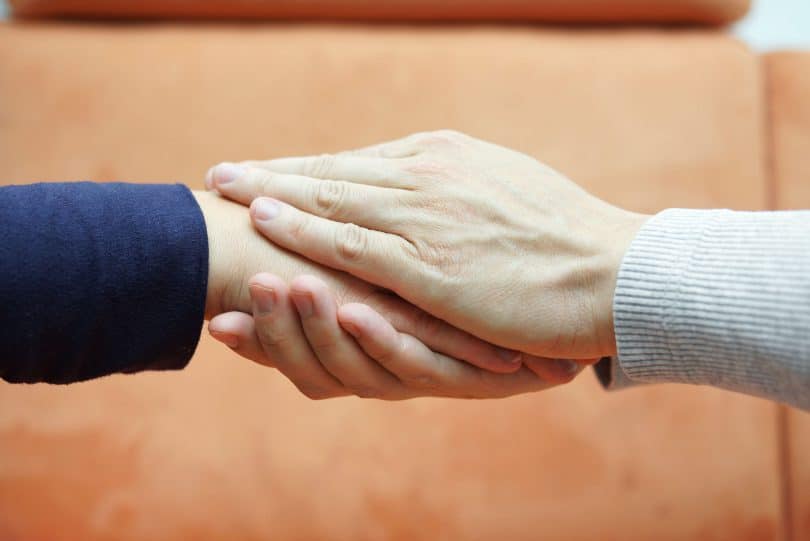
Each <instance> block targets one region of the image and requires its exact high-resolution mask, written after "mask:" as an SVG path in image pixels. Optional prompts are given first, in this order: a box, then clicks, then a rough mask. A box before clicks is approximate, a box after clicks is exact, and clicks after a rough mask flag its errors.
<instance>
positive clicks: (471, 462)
mask: <svg viewBox="0 0 810 541" xmlns="http://www.w3.org/2000/svg"><path fill="white" fill-rule="evenodd" d="M102 44H103V46H102ZM760 82H761V81H760V79H759V68H758V63H757V59H756V58H755V57H753V56H752V55H751V54H750V53H749V52H747V51H746V50H745V49H744V48H743V47H742V46H740V45H739V44H737V43H735V42H733V41H731V40H729V39H727V38H724V37H722V36H719V35H715V34H711V33H705V34H704V33H700V32H685V31H684V32H679V31H666V32H661V33H657V32H652V31H649V32H620V31H616V32H596V31H594V32H574V33H571V32H550V31H542V30H533V29H527V28H519V27H513V28H508V29H495V28H488V27H483V28H473V29H463V28H459V27H452V28H438V27H434V28H422V29H419V30H413V29H404V28H399V27H385V28H382V29H380V28H378V29H370V28H365V27H344V28H340V29H338V28H333V27H329V26H317V27H309V26H277V25H269V26H251V27H247V28H245V27H238V28H237V27H232V28H229V27H217V28H209V27H205V26H193V27H174V26H168V27H167V26H157V27H151V26H116V27H109V28H106V27H95V26H88V27H83V26H73V25H71V26H54V25H47V26H35V25H8V26H5V27H0V119H1V120H0V178H2V179H4V180H5V181H6V182H12V181H19V182H29V181H34V180H58V179H66V178H70V179H94V180H111V179H124V180H132V181H163V180H180V181H184V182H189V183H191V184H193V185H195V186H200V183H201V178H202V175H203V173H204V171H205V168H206V166H207V165H208V164H210V163H212V162H215V161H218V160H221V159H241V158H248V157H257V156H259V157H261V156H276V155H284V154H297V153H311V152H322V151H332V150H339V149H341V148H347V147H352V146H355V145H360V144H367V143H371V142H374V141H377V140H380V139H385V138H391V137H396V136H399V135H404V134H406V133H409V132H412V131H417V130H425V129H433V128H440V127H451V128H455V129H460V130H463V131H467V132H470V133H472V134H475V135H478V136H481V137H485V138H488V139H492V140H495V141H498V142H500V143H502V144H505V145H508V146H511V147H516V148H519V149H522V150H524V151H526V152H529V153H531V154H532V155H535V156H537V157H539V158H542V159H543V160H545V161H547V162H549V163H551V164H552V165H554V166H556V167H558V168H560V169H562V170H563V171H566V172H567V173H569V174H570V175H571V176H572V177H573V178H574V179H576V180H577V181H578V182H580V183H582V184H583V185H584V186H585V187H587V188H589V189H591V190H593V191H595V192H596V193H598V194H599V195H601V196H602V197H605V198H607V199H608V200H610V201H612V202H615V203H617V204H622V205H625V206H628V207H631V208H633V209H636V210H644V211H648V212H652V211H655V210H657V209H660V208H663V207H666V206H695V207H713V206H730V207H735V208H752V209H756V208H763V207H764V205H765V203H766V183H765V175H764V171H765V160H764V155H763V150H764V146H763V144H762V143H763V141H764V140H765V138H764V135H765V133H764V131H763V126H762V120H763V118H764V116H765V115H764V113H765V111H764V109H763V103H764V100H763V99H762V96H761V94H760V92H761V87H762V85H761V84H760ZM268 270H272V269H268ZM775 421H776V408H775V406H773V405H772V404H769V403H766V402H763V401H759V400H756V399H752V398H748V397H743V396H739V395H733V394H729V393H724V392H721V391H717V390H712V389H705V388H690V387H680V386H662V387H649V388H639V389H633V390H629V391H623V392H619V393H615V394H608V393H605V392H603V391H602V390H601V388H600V387H599V386H598V384H597V383H596V381H595V379H594V378H593V376H592V375H591V374H585V375H584V376H583V377H582V378H581V380H579V381H578V382H576V383H575V384H573V385H571V386H569V387H566V388H562V389H558V390H554V391H551V392H548V393H546V394H537V395H532V396H525V397H517V398H513V399H509V400H505V401H499V402H453V401H446V400H418V401H411V402H405V403H395V404H388V403H378V402H363V401H360V400H355V399H344V400H337V401H329V402H310V401H308V400H306V399H305V398H302V397H300V396H299V395H298V394H297V393H296V392H295V391H294V389H293V388H292V386H291V385H289V384H288V383H287V382H285V381H284V380H282V379H281V378H280V377H279V376H278V374H276V373H274V372H272V371H271V370H268V369H261V368H259V367H256V366H253V365H251V364H249V363H247V362H245V361H241V360H240V359H237V358H235V357H233V356H231V355H230V354H229V353H228V352H227V351H226V350H225V349H224V348H222V347H221V346H220V345H219V344H215V343H213V342H211V341H209V340H207V339H204V340H203V343H202V345H201V347H200V350H199V352H198V354H197V355H196V357H195V359H194V360H193V361H192V363H191V366H190V367H189V368H188V369H187V370H186V371H184V372H181V373H174V374H145V375H138V376H126V377H124V376H121V377H111V378H107V379H105V380H103V381H98V382H91V383H87V384H82V385H78V386H74V387H60V388H57V387H46V386H34V387H12V386H9V385H0V538H2V539H25V540H28V539H55V540H106V539H116V540H128V539H145V538H146V539H167V540H174V539H178V540H179V539H192V538H193V539H200V540H205V539H222V538H229V539H246V540H250V539H267V538H273V539H324V538H329V539H346V540H349V539H351V540H356V539H386V540H388V539H390V540H400V539H401V540H419V539H424V540H434V539H504V540H523V539H525V540H529V539H538V538H552V539H562V540H586V539H597V538H598V539H623V540H631V541H632V540H646V539H661V540H668V539H672V540H675V539H705V540H721V539H722V540H725V539H728V540H739V539H751V540H769V539H774V540H775V539H779V538H780V535H781V530H782V523H781V518H782V509H781V494H782V491H781V482H780V477H779V471H780V470H779V466H780V464H779V460H778V458H779V452H778V446H777V441H778V439H777V435H778V434H777V427H776V422H775Z"/></svg>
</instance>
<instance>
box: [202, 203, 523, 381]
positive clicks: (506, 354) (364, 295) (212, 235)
mask: <svg viewBox="0 0 810 541" xmlns="http://www.w3.org/2000/svg"><path fill="white" fill-rule="evenodd" d="M194 195H195V197H196V198H197V202H198V203H199V205H200V208H201V209H202V212H203V216H204V218H205V222H206V228H207V230H208V245H209V278H208V293H207V297H206V307H205V313H206V319H210V318H211V317H214V316H215V315H217V314H222V313H223V312H229V311H234V310H236V311H241V312H250V311H251V299H250V294H249V292H248V287H247V285H248V279H249V278H250V277H251V276H253V275H254V274H256V273H258V272H260V271H264V270H267V269H272V270H273V271H274V272H275V273H276V274H277V275H279V276H281V277H282V278H284V279H286V280H290V279H292V278H293V277H294V276H297V275H299V274H313V275H316V276H318V277H320V278H321V279H322V280H323V281H324V282H325V283H326V284H328V287H329V288H331V289H332V290H333V291H335V292H336V299H337V302H338V303H339V304H343V303H347V302H362V303H366V304H368V305H369V306H372V307H373V308H374V309H375V310H377V311H379V313H380V314H382V316H383V317H385V319H387V320H388V321H390V322H391V323H392V324H393V326H394V327H395V328H396V329H397V330H399V331H401V332H405V333H408V334H410V335H413V336H416V337H418V338H419V339H420V340H422V341H423V342H424V343H425V344H426V345H427V346H428V347H430V348H432V349H433V350H435V351H436V352H440V353H443V354H444V355H447V356H449V357H454V358H456V359H460V360H463V361H467V362H469V363H471V364H473V365H475V366H479V367H482V368H484V369H487V370H491V371H494V372H505V373H509V372H514V371H516V370H518V369H519V368H520V354H519V353H517V352H515V351H509V350H504V349H503V348H496V347H494V346H492V345H490V344H487V343H486V342H483V341H481V340H479V339H477V338H475V337H473V336H471V335H470V334H469V333H466V332H463V331H460V330H458V329H456V328H454V327H452V326H450V325H448V324H447V323H445V322H443V321H441V320H439V319H436V318H435V317H432V316H430V315H428V314H426V313H425V312H423V311H422V310H419V309H417V308H415V307H413V306H411V305H410V304H408V303H406V302H404V301H402V299H399V298H397V297H396V296H395V295H392V294H391V293H390V292H389V291H386V290H384V289H382V288H380V287H377V286H373V285H371V284H367V283H365V282H362V281H361V280H358V279H357V278H354V277H352V276H350V275H348V274H345V273H342V272H337V271H334V270H331V269H327V268H324V267H321V266H319V265H316V264H314V263H312V262H311V261H308V260H306V259H303V258H302V257H300V256H298V255H295V254H292V253H290V252H287V251H285V250H283V249H281V248H279V247H278V246H275V245H273V244H271V243H269V242H267V239H265V238H264V237H262V236H261V235H259V234H258V233H257V232H256V230H255V229H254V228H253V226H252V225H251V223H250V219H249V217H248V213H247V212H245V208H244V207H243V206H241V205H237V204H235V203H232V202H230V201H227V200H225V199H223V198H221V197H219V196H217V195H216V194H212V193H206V192H195V193H194ZM229 317H233V316H229ZM237 321H238V320H237ZM219 338H220V339H221V340H223V341H225V342H226V343H228V342H233V339H234V337H233V336H230V335H228V334H227V333H225V332H223V333H222V334H220V336H219ZM237 351H240V350H239V349H237ZM251 358H253V360H257V361H259V362H263V363H265V364H268V363H269V362H270V361H269V360H268V359H264V358H259V357H256V356H253V357H251Z"/></svg>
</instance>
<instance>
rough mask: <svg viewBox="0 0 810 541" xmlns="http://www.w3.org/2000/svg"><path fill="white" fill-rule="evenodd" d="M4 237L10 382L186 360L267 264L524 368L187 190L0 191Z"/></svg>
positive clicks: (434, 336)
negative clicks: (212, 321) (210, 323)
mask: <svg viewBox="0 0 810 541" xmlns="http://www.w3.org/2000/svg"><path fill="white" fill-rule="evenodd" d="M0 239H2V240H0V306H2V311H0V377H1V378H2V379H5V380H6V381H9V382H27V383H35V382H50V383H70V382H75V381H82V380H86V379H91V378H95V377H99V376H103V375H106V374H112V373H117V372H122V373H130V372H137V371H141V370H150V369H153V370H162V369H179V368H182V367H184V366H185V365H186V364H187V363H188V361H189V359H190V358H191V355H192V354H193V352H194V349H195V347H196V344H197V340H198V338H199V333H200V329H201V327H202V322H203V315H204V314H206V315H207V316H208V317H212V316H214V315H216V314H218V313H220V312H224V311H228V310H241V311H245V312H249V311H250V309H251V299H250V296H249V293H248V290H247V280H248V278H249V277H250V276H251V275H253V274H255V273H257V272H259V271H263V270H268V269H272V270H273V271H274V272H277V273H278V274H279V275H280V276H283V277H285V278H292V277H293V276H295V275H296V274H298V273H301V272H309V273H311V274H316V275H318V276H319V277H320V278H321V279H323V280H324V281H325V282H326V283H328V284H329V287H330V288H332V289H333V290H336V291H338V292H339V295H338V300H339V301H340V302H351V301H363V302H365V303H369V304H371V305H372V306H375V308H376V309H378V310H379V311H380V312H381V313H383V314H384V315H385V317H386V318H387V319H388V320H389V321H391V322H392V323H393V324H394V325H395V327H396V328H397V329H399V330H401V331H404V332H409V333H410V334H413V335H415V336H418V337H420V338H421V339H423V340H424V342H425V344H428V345H429V346H431V347H433V348H436V349H437V350H439V351H442V352H444V353H446V354H448V355H451V356H453V357H454V358H458V359H463V360H468V361H470V362H472V363H474V364H477V365H479V366H483V367H486V368H490V369H493V370H495V371H502V372H503V371H505V372H513V371H514V370H516V369H517V368H519V363H518V364H517V365H516V364H514V363H508V362H505V361H504V360H503V359H502V357H501V355H500V354H501V353H502V352H501V351H499V350H498V349H497V348H495V347H493V346H491V345H489V344H486V343H484V342H482V341H480V340H478V339H476V338H474V337H472V336H471V335H469V334H467V333H464V332H461V331H459V330H458V329H455V328H453V327H451V326H450V325H448V324H446V323H444V322H441V321H438V320H436V319H435V318H432V317H430V316H428V315H427V314H425V313H424V312H421V311H420V310H418V309H416V308H415V307H413V306H410V305H408V304H407V303H405V302H403V301H402V300H400V299H397V298H396V297H393V296H392V295H390V294H389V293H388V292H386V291H384V290H382V289H381V288H378V287H375V286H372V285H370V284H367V283H364V282H362V281H360V280H357V279H354V278H352V277H350V276H348V275H345V274H342V273H338V272H335V271H332V270H330V269H326V268H322V267H319V266H317V265H314V264H312V263H311V262H309V261H307V260H305V259H304V258H302V257H300V256H297V255H294V254H291V253H289V252H285V251H284V250H282V249H280V248H278V247H276V246H273V245H271V244H270V243H268V242H267V241H266V239H264V238H263V237H262V236H261V235H259V234H258V233H257V232H256V231H255V230H254V228H253V227H252V226H251V224H250V220H249V218H248V215H247V213H246V212H245V210H244V208H243V207H241V206H239V205H236V204H234V203H231V202H229V201H227V200H224V199H222V198H219V197H217V196H216V195H213V194H210V193H204V192H203V193H199V192H194V193H193V192H190V191H189V190H188V188H186V187H184V186H180V185H137V184H94V183H58V184H57V183H52V184H34V185H27V186H8V187H4V188H0ZM511 356H512V357H514V352H512V355H511ZM251 358H252V359H253V360H256V361H258V362H261V363H263V364H269V361H268V359H266V357H265V356H263V355H254V356H252V357H251Z"/></svg>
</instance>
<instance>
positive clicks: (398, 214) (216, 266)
mask: <svg viewBox="0 0 810 541" xmlns="http://www.w3.org/2000/svg"><path fill="white" fill-rule="evenodd" d="M206 185H207V187H208V188H209V190H211V191H212V192H215V193H198V194H196V195H197V199H198V201H199V203H200V206H201V208H202V209H203V213H204V215H205V218H206V222H207V224H208V229H209V247H210V252H211V253H210V267H211V270H210V273H209V286H208V292H209V294H208V301H207V306H206V312H207V315H208V317H209V318H211V320H210V323H209V332H210V333H211V334H212V336H214V337H215V338H217V339H218V340H220V341H221V342H223V343H225V344H226V345H228V346H229V347H231V348H232V349H233V350H234V351H236V352H237V353H239V354H240V355H242V356H244V357H247V358H249V359H251V360H254V361H256V362H258V363H261V364H264V365H268V366H274V367H275V368H277V369H278V370H279V371H281V372H282V373H283V374H284V375H285V376H286V377H288V378H289V379H290V380H291V381H292V382H293V383H294V384H295V385H296V386H297V387H298V389H300V390H301V392H303V393H304V394H305V395H307V396H308V397H310V398H313V399H323V398H331V397H336V396H343V395H357V396H361V397H373V398H380V399H389V400H401V399H407V398H413V397H417V396H445V397H460V398H495V397H505V396H510V395H514V394H519V393H526V392H532V391H537V390H542V389H546V388H549V387H552V386H555V385H559V384H561V383H566V382H569V381H571V380H572V379H573V378H574V377H575V376H576V375H577V374H578V373H579V372H580V371H581V370H582V369H583V368H584V367H585V366H587V365H589V364H592V363H593V362H595V361H596V360H598V359H599V358H601V357H603V356H608V355H613V354H615V353H616V344H615V336H614V334H613V316H612V303H613V293H614V290H615V287H616V277H617V273H618V269H619V266H620V264H621V260H622V257H623V256H624V253H625V251H626V250H627V248H628V246H629V244H630V242H631V241H632V239H633V238H634V236H635V234H636V233H637V231H638V229H639V228H640V227H641V225H642V224H643V222H644V221H645V220H646V218H647V217H646V216H643V215H639V214H635V213H631V212H628V211H625V210H622V209H619V208H617V207H614V206H611V205H609V204H607V203H606V202H604V201H601V200H599V199H597V198H595V197H593V196H591V195H590V194H588V193H587V192H585V191H584V190H582V189H581V188H580V187H578V186H577V185H576V184H574V183H573V182H571V181H570V180H568V179H567V178H565V177H564V176H562V175H561V174H559V173H557V172H556V171H554V170H552V169H551V168H549V167H547V166H545V165H543V164H541V163H539V162H538V161H536V160H535V159H533V158H531V157H529V156H526V155H524V154H521V153H518V152H515V151H512V150H509V149H506V148H503V147H499V146H497V145H494V144H491V143H487V142H484V141H480V140H477V139H474V138H472V137H469V136H466V135H463V134H460V133H456V132H452V131H440V132H430V133H420V134H415V135H412V136H409V137H406V138H404V139H400V140H397V141H393V142H388V143H383V144H379V145H375V146H371V147H367V148H363V149H359V150H353V151H348V152H342V153H339V154H335V155H321V156H312V157H302V158H281V159H274V160H269V161H250V162H241V163H221V164H219V165H217V166H215V167H213V168H212V169H211V170H210V171H209V172H208V175H207V178H206ZM226 200H227V201H226ZM235 203H238V204H241V205H249V206H250V212H249V218H248V213H247V212H245V211H244V208H243V207H241V210H240V207H239V206H238V205H236V204H235ZM262 237H263V238H262ZM267 240H269V241H270V243H267ZM257 254H261V255H257ZM268 270H272V274H271V273H268V272H267V271H268Z"/></svg>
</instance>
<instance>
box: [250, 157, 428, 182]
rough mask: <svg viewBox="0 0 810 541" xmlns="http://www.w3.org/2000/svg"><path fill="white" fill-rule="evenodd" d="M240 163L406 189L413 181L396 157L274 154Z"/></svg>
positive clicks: (311, 175)
mask: <svg viewBox="0 0 810 541" xmlns="http://www.w3.org/2000/svg"><path fill="white" fill-rule="evenodd" d="M242 165H244V166H250V167H257V168H260V169H266V170H267V171H272V172H274V173H283V174H287V175H299V176H304V177H310V178H318V179H323V180H345V181H347V182H353V183H357V184H369V185H372V186H380V187H383V188H403V189H410V188H412V187H413V184H412V183H411V181H410V177H411V175H408V174H407V173H406V172H405V170H404V168H403V167H402V164H401V163H400V162H399V161H397V160H391V159H386V158H377V157H369V156H362V155H360V156H358V155H354V154H347V153H344V154H321V155H319V156H307V157H301V158H277V159H274V160H267V161H263V162H252V161H248V162H242Z"/></svg>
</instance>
